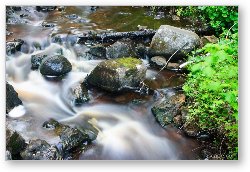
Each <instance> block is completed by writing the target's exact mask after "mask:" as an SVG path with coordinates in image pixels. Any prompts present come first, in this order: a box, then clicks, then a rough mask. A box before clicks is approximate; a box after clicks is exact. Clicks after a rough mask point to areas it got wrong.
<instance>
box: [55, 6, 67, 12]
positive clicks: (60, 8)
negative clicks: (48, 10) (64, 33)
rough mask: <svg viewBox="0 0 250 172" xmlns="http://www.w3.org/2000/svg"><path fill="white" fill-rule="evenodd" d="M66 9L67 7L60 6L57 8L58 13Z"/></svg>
mask: <svg viewBox="0 0 250 172" xmlns="http://www.w3.org/2000/svg"><path fill="white" fill-rule="evenodd" d="M65 9H66V7H65V6H59V7H57V10H58V11H65Z"/></svg>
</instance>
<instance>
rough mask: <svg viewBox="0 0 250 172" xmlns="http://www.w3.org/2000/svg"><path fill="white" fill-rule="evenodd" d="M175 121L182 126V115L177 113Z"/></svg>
mask: <svg viewBox="0 0 250 172" xmlns="http://www.w3.org/2000/svg"><path fill="white" fill-rule="evenodd" d="M173 122H174V124H175V125H176V126H178V127H180V126H182V124H183V122H182V118H181V115H177V116H175V117H174V118H173Z"/></svg>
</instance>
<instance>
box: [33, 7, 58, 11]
mask: <svg viewBox="0 0 250 172" xmlns="http://www.w3.org/2000/svg"><path fill="white" fill-rule="evenodd" d="M55 9H56V6H36V10H37V11H41V12H49V11H54V10H55Z"/></svg>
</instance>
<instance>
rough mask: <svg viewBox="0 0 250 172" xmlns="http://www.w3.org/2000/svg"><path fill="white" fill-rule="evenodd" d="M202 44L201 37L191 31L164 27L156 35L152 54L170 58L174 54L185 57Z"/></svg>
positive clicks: (151, 50)
mask: <svg viewBox="0 0 250 172" xmlns="http://www.w3.org/2000/svg"><path fill="white" fill-rule="evenodd" d="M199 44H200V38H199V36H198V35H197V34H196V33H194V32H191V31H188V30H184V29H180V28H177V27H173V26H169V25H162V26H161V27H160V28H159V29H158V31H157V32H156V34H155V35H154V37H153V39H152V42H151V44H150V54H151V55H152V56H153V55H162V56H169V55H172V54H174V52H175V51H177V50H178V49H180V51H178V52H177V55H185V54H186V53H189V52H191V51H192V50H193V49H194V48H196V47H198V46H199Z"/></svg>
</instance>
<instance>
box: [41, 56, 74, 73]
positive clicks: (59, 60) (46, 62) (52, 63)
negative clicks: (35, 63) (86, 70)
mask: <svg viewBox="0 0 250 172" xmlns="http://www.w3.org/2000/svg"><path fill="white" fill-rule="evenodd" d="M71 70H72V65H71V63H70V62H69V61H68V59H67V58H65V57H64V56H62V55H55V56H50V57H46V58H44V59H43V61H42V63H41V66H40V72H41V74H42V75H45V76H62V75H64V74H67V73H68V72H70V71H71Z"/></svg>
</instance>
